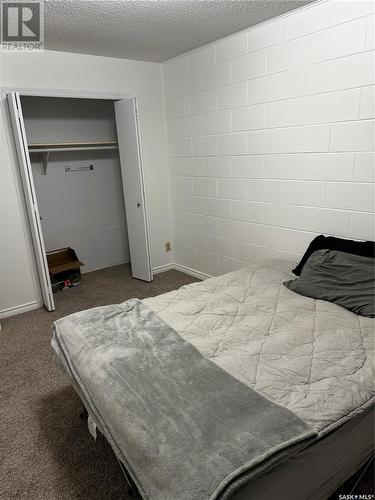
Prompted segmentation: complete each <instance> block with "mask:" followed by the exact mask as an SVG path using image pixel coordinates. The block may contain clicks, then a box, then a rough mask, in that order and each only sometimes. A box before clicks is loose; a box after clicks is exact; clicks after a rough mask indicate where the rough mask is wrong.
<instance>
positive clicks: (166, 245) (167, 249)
mask: <svg viewBox="0 0 375 500" xmlns="http://www.w3.org/2000/svg"><path fill="white" fill-rule="evenodd" d="M165 251H166V252H170V251H171V242H170V241H167V243H166V244H165Z"/></svg>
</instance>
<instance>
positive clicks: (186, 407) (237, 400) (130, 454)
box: [52, 299, 315, 500]
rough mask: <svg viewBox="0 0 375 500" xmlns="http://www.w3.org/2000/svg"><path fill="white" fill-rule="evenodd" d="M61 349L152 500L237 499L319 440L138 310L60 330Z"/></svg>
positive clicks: (75, 319)
mask: <svg viewBox="0 0 375 500" xmlns="http://www.w3.org/2000/svg"><path fill="white" fill-rule="evenodd" d="M52 345H53V347H54V349H55V351H56V353H57V355H58V356H59V357H60V358H61V357H62V356H63V357H64V364H65V366H68V367H69V371H70V375H71V376H72V377H73V379H74V382H75V384H78V386H79V389H80V391H81V393H82V394H83V395H84V400H85V403H86V404H88V405H89V408H88V409H89V411H90V412H92V413H93V415H94V416H95V418H96V419H97V421H98V422H99V423H100V427H101V429H102V431H103V432H104V434H105V436H106V438H107V439H108V441H109V442H110V444H111V446H112V447H113V449H114V451H115V453H116V454H117V456H118V457H119V458H120V459H121V461H122V462H123V463H124V464H125V466H126V468H127V470H128V471H129V473H130V474H131V476H132V478H133V480H134V482H135V483H136V485H137V487H138V489H139V491H140V493H141V495H142V496H143V498H145V499H152V500H208V499H217V498H220V499H224V498H229V496H230V495H231V494H232V493H233V492H234V491H236V490H237V489H238V488H239V487H240V486H241V484H243V483H245V482H247V481H248V480H249V479H251V478H252V477H255V476H256V475H257V474H259V473H261V472H263V471H264V470H266V469H268V468H269V467H271V466H272V465H273V464H275V463H277V462H278V461H280V460H281V459H283V458H285V457H287V456H289V455H290V454H292V453H294V452H296V451H298V450H299V449H301V448H303V447H305V446H306V445H307V444H308V443H309V442H310V440H312V439H314V438H315V433H314V432H313V431H312V430H311V428H310V427H309V426H308V425H307V424H305V423H304V422H303V421H302V420H301V419H300V418H299V417H297V416H296V415H294V414H293V413H292V412H291V411H289V410H287V409H285V408H283V407H281V406H279V405H277V404H275V403H272V402H271V401H269V400H267V399H266V398H264V397H262V396H261V395H259V394H258V393H257V392H255V391H254V390H252V389H250V388H249V387H247V386H246V385H244V384H243V383H241V382H240V381H238V380H237V379H235V378H234V377H232V376H231V375H229V374H228V373H227V372H225V371H224V370H222V369H221V368H220V367H218V366H216V365H215V364H214V363H212V362H211V361H209V360H207V359H206V358H204V357H203V356H202V355H201V354H200V353H199V352H198V351H197V349H195V348H194V347H193V346H192V345H191V344H190V343H188V342H186V341H185V340H183V339H182V338H181V337H180V336H179V335H178V334H177V333H176V332H175V331H174V330H172V329H171V328H170V327H169V326H167V325H166V324H165V323H164V322H163V321H162V320H161V319H160V318H159V317H158V316H157V315H156V314H155V313H153V312H152V311H151V310H150V309H148V307H147V306H145V305H144V304H143V303H142V302H141V301H139V300H136V299H134V300H130V301H128V302H125V303H124V304H119V305H111V306H106V307H101V308H95V309H91V310H87V311H82V312H79V313H76V314H73V315H71V316H68V317H66V318H63V319H61V320H58V321H56V323H55V325H54V338H53V341H52Z"/></svg>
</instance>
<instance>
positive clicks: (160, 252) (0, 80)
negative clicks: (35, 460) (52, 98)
mask: <svg viewBox="0 0 375 500" xmlns="http://www.w3.org/2000/svg"><path fill="white" fill-rule="evenodd" d="M0 57H1V60H0V86H1V87H2V88H3V89H4V88H7V89H8V88H33V89H35V90H36V91H38V90H49V89H56V90H59V89H60V90H63V91H71V92H75V91H80V92H82V93H85V92H87V93H101V92H106V93H109V94H110V93H113V94H126V93H128V94H129V95H132V96H135V97H136V98H137V101H138V109H139V122H140V132H141V141H142V152H143V164H144V171H145V185H146V196H147V201H148V209H149V222H150V238H151V254H152V264H153V266H154V267H157V266H162V265H165V264H168V263H169V262H170V260H171V256H170V254H169V253H166V252H165V246H164V243H165V242H166V241H170V239H171V236H170V219H169V218H170V212H169V208H170V207H169V181H168V174H167V157H166V138H165V126H164V123H165V122H164V103H163V90H162V76H161V66H160V64H156V63H145V62H138V61H128V60H121V59H114V58H107V57H95V56H87V55H80V54H69V53H62V52H61V53H60V52H54V51H45V52H43V53H39V54H38V53H35V54H32V53H19V54H9V53H1V56H0ZM2 105H3V106H4V102H2ZM4 109H5V108H3V109H2V115H4ZM5 114H6V113H5ZM2 118H3V117H2ZM6 125H8V124H7V123H4V120H3V119H1V121H0V140H1V143H0V150H1V167H0V171H1V188H2V191H3V194H2V197H1V217H2V226H1V231H0V234H1V237H0V244H1V248H0V257H1V260H0V281H1V287H2V289H1V296H0V316H1V315H3V316H5V315H9V314H12V313H13V312H15V311H20V310H23V306H24V305H26V307H27V306H28V305H35V304H36V305H37V304H38V303H40V297H39V294H38V289H37V288H35V269H34V259H33V256H32V250H31V246H30V241H29V234H28V230H27V223H26V221H25V216H24V207H23V199H22V195H21V194H20V189H19V177H18V172H17V169H16V166H15V159H14V155H13V145H12V142H11V137H9V135H8V136H6V132H8V129H6V130H5V126H6ZM8 141H9V142H8ZM161 200H162V202H161Z"/></svg>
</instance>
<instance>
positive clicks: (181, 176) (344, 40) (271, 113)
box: [163, 0, 375, 275]
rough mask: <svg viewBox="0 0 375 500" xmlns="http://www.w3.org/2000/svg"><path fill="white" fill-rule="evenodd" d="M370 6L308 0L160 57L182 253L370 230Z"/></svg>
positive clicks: (199, 263)
mask: <svg viewBox="0 0 375 500" xmlns="http://www.w3.org/2000/svg"><path fill="white" fill-rule="evenodd" d="M374 8H375V4H374V3H373V2H371V1H346V2H336V1H331V0H328V1H327V0H326V1H322V2H316V3H313V4H310V5H308V6H306V7H303V8H301V9H298V10H296V11H292V12H290V13H288V14H286V15H283V16H281V17H279V18H275V19H272V20H270V21H268V22H265V23H263V24H262V25H258V26H255V27H252V28H250V29H248V30H245V31H242V32H239V33H236V34H234V35H232V36H229V37H226V38H224V39H222V40H219V41H217V42H215V43H212V44H209V45H207V46H205V47H203V48H199V49H197V50H194V51H192V52H190V53H187V54H183V55H181V56H179V57H177V58H174V59H172V60H170V61H167V62H166V63H165V64H164V67H163V69H164V85H165V95H166V107H167V130H168V152H169V173H170V182H171V193H172V195H171V196H172V218H173V244H174V248H175V261H176V263H177V264H180V265H182V266H185V267H187V268H191V269H195V270H197V271H201V272H203V273H206V274H209V275H215V274H222V273H224V272H228V271H231V270H234V269H236V268H239V267H243V266H244V265H246V263H247V262H257V261H260V260H263V259H265V258H273V257H285V258H287V259H290V260H296V259H298V258H299V255H300V254H301V253H303V252H304V250H305V249H306V247H307V245H308V243H309V242H310V241H311V239H313V238H314V236H315V235H316V234H319V233H323V234H331V235H336V236H341V237H347V238H354V239H374V230H375V229H374V227H375V224H374V222H375V221H374V171H375V167H374V136H375V134H374V116H375V113H374V94H375V90H374V89H375V87H374V83H375V71H374V69H375V68H374V66H375V64H374V24H375V23H374Z"/></svg>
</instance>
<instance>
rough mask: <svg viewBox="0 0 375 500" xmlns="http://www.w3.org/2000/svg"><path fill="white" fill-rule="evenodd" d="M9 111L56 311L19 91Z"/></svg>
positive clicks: (46, 288) (40, 262)
mask: <svg viewBox="0 0 375 500" xmlns="http://www.w3.org/2000/svg"><path fill="white" fill-rule="evenodd" d="M7 98H8V105H9V113H10V117H11V120H12V126H13V132H14V141H15V145H16V150H17V156H18V163H19V167H20V172H21V179H22V185H23V192H24V196H25V202H26V207H27V213H28V217H29V222H30V229H31V235H32V238H33V243H34V251H35V257H36V262H37V266H38V273H39V280H40V286H41V290H42V295H43V302H44V305H45V306H46V308H47V309H48V310H49V311H54V309H55V303H54V300H53V294H52V287H51V280H50V276H49V271H48V264H47V258H46V250H45V246H44V240H43V233H42V228H41V224H40V216H39V209H38V202H37V199H36V195H35V187H34V180H33V173H32V169H31V164H30V156H29V151H28V147H27V139H26V132H25V124H24V121H23V116H22V108H21V101H20V96H19V94H18V92H11V93H10V94H8V96H7Z"/></svg>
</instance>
